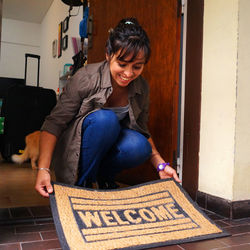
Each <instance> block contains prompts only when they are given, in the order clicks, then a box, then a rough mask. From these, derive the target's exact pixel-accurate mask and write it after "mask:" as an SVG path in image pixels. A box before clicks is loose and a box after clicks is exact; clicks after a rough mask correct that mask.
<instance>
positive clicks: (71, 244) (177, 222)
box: [50, 179, 229, 250]
mask: <svg viewBox="0 0 250 250" xmlns="http://www.w3.org/2000/svg"><path fill="white" fill-rule="evenodd" d="M53 186H54V193H53V194H51V195H50V204H51V209H52V214H53V218H54V222H55V226H56V231H57V234H58V238H59V241H60V243H61V247H62V249H63V250H65V249H74V250H76V249H88V250H90V249H93V250H96V249H98V250H100V249H105V250H106V249H146V248H152V247H159V246H166V245H172V244H181V243H186V242H192V241H197V240H204V239H211V238H217V237H223V236H228V235H229V234H228V233H226V232H225V231H224V230H223V229H221V228H220V227H218V226H217V225H216V224H215V223H214V222H213V221H211V220H210V219H209V218H208V217H207V216H206V214H204V213H203V212H202V211H201V210H200V209H199V207H198V205H197V204H196V203H194V202H193V201H192V199H191V198H190V197H189V195H188V194H187V193H186V192H185V191H184V190H183V188H182V187H181V186H180V185H179V184H178V183H176V182H175V181H174V180H173V179H165V180H157V181H152V182H147V183H144V184H140V185H136V186H132V187H128V188H122V189H113V190H102V191H100V190H95V189H87V188H81V187H75V186H70V185H65V184H61V183H56V182H55V183H53Z"/></svg>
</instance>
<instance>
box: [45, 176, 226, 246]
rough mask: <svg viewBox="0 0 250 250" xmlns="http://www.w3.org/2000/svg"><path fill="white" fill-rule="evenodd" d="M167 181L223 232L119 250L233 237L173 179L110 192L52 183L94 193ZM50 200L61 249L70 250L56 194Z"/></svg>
mask: <svg viewBox="0 0 250 250" xmlns="http://www.w3.org/2000/svg"><path fill="white" fill-rule="evenodd" d="M166 181H174V182H175V184H176V186H177V187H178V188H179V190H180V191H181V192H182V193H183V194H184V195H185V197H186V199H187V200H188V201H189V202H190V203H191V205H192V206H193V207H194V208H195V209H196V210H197V211H198V212H200V213H201V214H202V215H203V216H204V217H205V218H206V219H207V220H208V221H209V222H210V223H211V224H213V225H215V226H216V227H218V228H219V229H220V230H221V231H222V232H221V233H216V234H207V235H203V236H194V237H192V238H185V239H183V240H172V241H171V240H170V241H169V240H168V241H166V242H159V243H152V244H145V245H143V244H142V245H140V246H133V247H125V248H119V249H120V250H139V249H149V248H152V247H163V246H170V245H180V244H184V243H191V242H195V241H201V240H209V239H216V238H221V237H228V236H231V234H230V233H228V232H227V231H226V230H225V229H223V228H221V227H220V226H218V225H217V224H216V223H215V222H214V221H213V220H211V219H210V218H209V217H208V215H207V214H206V213H205V212H204V211H202V209H201V208H200V207H199V205H198V204H197V203H196V202H195V201H193V200H192V198H191V197H190V196H189V194H188V193H187V192H186V191H185V190H184V189H183V187H182V186H181V185H180V184H179V183H178V182H176V181H175V180H174V179H173V178H168V179H159V180H154V181H150V182H145V183H141V184H137V185H134V186H129V187H124V188H119V189H109V190H104V189H102V190H97V189H90V188H83V187H78V186H74V185H69V184H65V183H60V182H52V186H53V187H54V185H55V184H56V185H60V186H65V187H70V188H74V189H81V190H83V189H84V190H90V191H94V192H120V191H121V190H130V189H135V188H138V187H143V186H146V185H151V184H155V183H160V182H166ZM49 199H50V204H51V210H52V216H53V220H54V222H55V227H56V232H57V236H58V239H59V242H60V245H61V247H62V249H63V250H70V248H69V246H68V244H67V241H66V237H65V235H64V232H63V229H62V225H61V223H60V220H59V213H58V209H57V204H56V199H55V194H54V192H53V193H52V194H50V195H49ZM117 250H118V249H117Z"/></svg>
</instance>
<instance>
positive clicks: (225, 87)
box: [199, 0, 238, 200]
mask: <svg viewBox="0 0 250 250" xmlns="http://www.w3.org/2000/svg"><path fill="white" fill-rule="evenodd" d="M203 32H204V33H203V34H204V37H203V65H202V102H201V130H200V160H199V190H200V191H202V192H205V193H208V194H211V195H215V196H218V197H221V198H225V199H229V200H232V199H233V178H234V153H235V152H234V150H235V119H236V81H237V39H238V1H237V0H205V1H204V31H203Z"/></svg>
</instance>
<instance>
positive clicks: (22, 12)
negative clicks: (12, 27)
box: [2, 0, 58, 23]
mask: <svg viewBox="0 0 250 250" xmlns="http://www.w3.org/2000/svg"><path fill="white" fill-rule="evenodd" d="M56 1H58V0H56ZM52 2H53V0H3V13H2V14H3V18H9V19H15V20H19V21H24V22H32V23H41V22H42V20H43V18H44V16H45V15H46V13H47V11H48V9H49V7H50V5H51V4H52Z"/></svg>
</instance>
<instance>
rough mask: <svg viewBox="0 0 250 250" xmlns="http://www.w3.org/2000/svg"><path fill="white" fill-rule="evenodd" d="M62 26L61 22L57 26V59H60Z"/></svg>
mask: <svg viewBox="0 0 250 250" xmlns="http://www.w3.org/2000/svg"><path fill="white" fill-rule="evenodd" d="M62 25H63V22H60V23H59V25H58V50H57V57H58V58H59V57H61V55H62V28H63V27H62Z"/></svg>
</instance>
